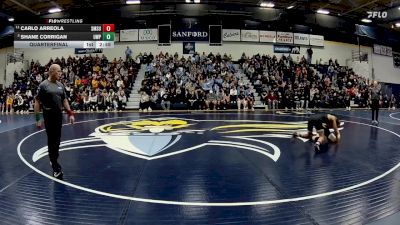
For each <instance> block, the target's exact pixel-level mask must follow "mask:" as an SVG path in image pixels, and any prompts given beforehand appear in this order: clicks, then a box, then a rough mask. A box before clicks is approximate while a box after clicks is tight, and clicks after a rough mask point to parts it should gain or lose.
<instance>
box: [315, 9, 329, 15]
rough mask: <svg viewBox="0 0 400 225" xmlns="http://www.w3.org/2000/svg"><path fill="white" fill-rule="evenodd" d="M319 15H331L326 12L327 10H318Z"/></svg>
mask: <svg viewBox="0 0 400 225" xmlns="http://www.w3.org/2000/svg"><path fill="white" fill-rule="evenodd" d="M317 13H321V14H325V15H328V14H329V11H328V10H326V9H318V10H317Z"/></svg>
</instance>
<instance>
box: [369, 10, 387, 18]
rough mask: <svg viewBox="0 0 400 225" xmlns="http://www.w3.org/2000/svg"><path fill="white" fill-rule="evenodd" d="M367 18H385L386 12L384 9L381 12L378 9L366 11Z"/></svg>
mask: <svg viewBox="0 0 400 225" xmlns="http://www.w3.org/2000/svg"><path fill="white" fill-rule="evenodd" d="M367 13H368V18H369V19H375V18H379V19H385V18H387V16H388V14H387V12H386V11H383V12H379V11H368V12H367Z"/></svg>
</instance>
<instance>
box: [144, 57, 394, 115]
mask: <svg viewBox="0 0 400 225" xmlns="http://www.w3.org/2000/svg"><path fill="white" fill-rule="evenodd" d="M149 58H150V61H151V62H149V63H148V64H147V66H146V79H145V80H144V81H143V83H142V89H141V99H140V110H143V111H148V110H152V109H159V108H160V109H164V110H168V109H170V107H171V105H173V106H175V107H174V108H185V109H186V108H187V109H202V110H204V109H206V110H214V109H227V108H237V109H239V110H240V109H244V110H248V109H250V110H253V109H254V102H255V96H260V100H261V103H262V104H263V105H265V107H266V108H269V109H291V110H304V109H319V108H346V110H350V109H351V103H354V104H355V105H358V106H359V107H368V106H369V101H370V99H369V87H370V85H371V84H372V80H369V79H368V78H365V77H363V76H361V75H357V74H355V73H354V71H353V70H352V69H351V68H347V67H344V66H340V65H339V63H338V61H337V60H332V59H329V60H328V61H327V62H323V61H322V59H320V60H316V64H313V65H311V64H310V63H309V62H310V59H306V58H305V57H304V56H303V57H302V58H299V57H296V59H293V58H292V56H291V55H288V56H284V55H283V56H282V57H281V58H277V57H276V56H269V55H259V54H257V55H254V56H252V57H248V56H246V54H244V53H243V55H242V57H241V58H240V59H239V60H238V61H236V62H233V61H232V57H230V56H227V55H226V54H224V55H223V56H221V55H220V54H216V55H214V54H213V53H209V54H208V55H207V54H206V53H204V52H203V54H201V55H200V54H197V53H196V54H194V55H191V56H189V57H187V58H185V57H184V56H181V57H179V55H178V54H177V53H175V54H174V55H169V54H168V53H165V54H164V53H160V54H158V55H156V56H155V57H154V56H153V55H152V54H151V53H150V55H149ZM235 64H237V65H239V66H238V67H237V66H235ZM245 76H246V77H247V79H244V78H245ZM248 81H250V82H248ZM380 103H381V107H384V108H390V109H392V108H394V107H396V106H397V105H398V104H399V102H398V101H397V100H396V98H395V96H394V95H391V96H390V97H389V96H388V95H387V94H385V93H384V92H382V93H381V101H380Z"/></svg>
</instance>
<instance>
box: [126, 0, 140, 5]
mask: <svg viewBox="0 0 400 225" xmlns="http://www.w3.org/2000/svg"><path fill="white" fill-rule="evenodd" d="M126 4H129V5H131V4H140V0H127V1H126Z"/></svg>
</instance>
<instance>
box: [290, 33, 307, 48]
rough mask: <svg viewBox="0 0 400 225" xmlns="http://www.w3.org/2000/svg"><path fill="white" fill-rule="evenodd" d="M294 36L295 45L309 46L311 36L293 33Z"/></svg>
mask: <svg viewBox="0 0 400 225" xmlns="http://www.w3.org/2000/svg"><path fill="white" fill-rule="evenodd" d="M293 36H294V42H293V43H294V44H299V45H309V44H310V38H309V37H310V35H308V34H301V33H293Z"/></svg>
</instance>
